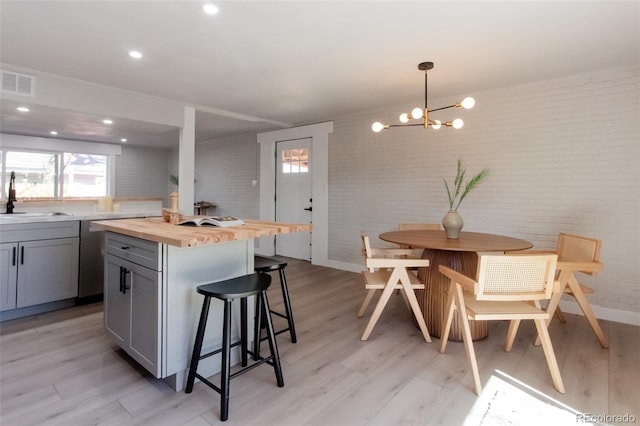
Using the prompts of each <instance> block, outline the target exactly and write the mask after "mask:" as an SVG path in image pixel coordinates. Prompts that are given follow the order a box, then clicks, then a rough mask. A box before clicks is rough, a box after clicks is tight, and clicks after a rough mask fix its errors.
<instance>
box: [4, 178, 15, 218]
mask: <svg viewBox="0 0 640 426" xmlns="http://www.w3.org/2000/svg"><path fill="white" fill-rule="evenodd" d="M14 201H18V200H17V199H16V172H11V177H10V178H9V193H8V194H7V210H6V212H5V213H7V214H10V213H13V207H14V206H13V202H14Z"/></svg>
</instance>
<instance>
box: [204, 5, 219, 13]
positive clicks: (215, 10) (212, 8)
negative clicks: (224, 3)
mask: <svg viewBox="0 0 640 426" xmlns="http://www.w3.org/2000/svg"><path fill="white" fill-rule="evenodd" d="M202 10H204V13H207V14H209V15H215V14H216V13H218V7H217V6H216V5H215V4H211V3H208V4H205V5H204V6H202Z"/></svg>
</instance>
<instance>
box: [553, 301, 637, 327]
mask: <svg viewBox="0 0 640 426" xmlns="http://www.w3.org/2000/svg"><path fill="white" fill-rule="evenodd" d="M560 309H562V311H563V312H567V313H569V314H576V315H584V314H583V313H582V309H580V305H578V303H576V302H574V301H569V300H561V301H560ZM591 309H593V313H594V315H595V316H596V318H598V319H602V320H607V321H613V322H620V323H623V324H631V325H640V312H631V311H622V310H620V309H612V308H605V307H603V306H597V305H591Z"/></svg>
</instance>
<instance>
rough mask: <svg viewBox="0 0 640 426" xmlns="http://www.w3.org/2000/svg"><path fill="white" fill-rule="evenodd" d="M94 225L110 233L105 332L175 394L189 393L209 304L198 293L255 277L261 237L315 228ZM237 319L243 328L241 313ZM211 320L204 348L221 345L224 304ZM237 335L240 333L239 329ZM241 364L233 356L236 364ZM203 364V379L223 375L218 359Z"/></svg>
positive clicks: (148, 222) (150, 221) (153, 222)
mask: <svg viewBox="0 0 640 426" xmlns="http://www.w3.org/2000/svg"><path fill="white" fill-rule="evenodd" d="M91 228H92V229H95V230H101V231H107V232H106V238H105V291H104V330H105V333H106V335H107V336H109V337H110V338H111V339H112V340H113V341H114V342H116V343H117V344H118V345H119V346H120V347H121V348H122V349H124V350H125V351H126V352H127V353H128V354H129V355H130V356H131V357H132V358H133V359H135V360H136V361H137V362H138V363H139V364H140V365H142V366H143V367H144V368H146V369H147V370H148V371H150V372H151V373H152V374H153V375H154V376H155V377H157V378H162V379H164V380H165V381H166V382H167V383H168V384H169V385H170V386H171V387H172V388H173V389H175V390H176V391H179V390H182V389H183V388H184V384H185V378H186V374H187V368H188V362H189V357H190V355H191V349H192V345H193V341H194V338H195V332H196V326H197V322H198V316H199V313H200V309H201V305H202V296H200V295H198V294H197V293H196V290H195V288H196V287H197V286H199V285H201V284H206V283H210V282H214V281H219V280H225V279H229V278H234V277H238V276H241V275H246V274H250V273H253V256H254V239H255V238H257V237H262V236H275V235H283V234H287V233H292V232H304V231H306V232H309V231H311V225H310V224H286V223H278V222H264V221H255V220H245V224H244V225H241V226H236V227H229V228H218V227H209V226H203V227H194V226H179V225H171V224H169V223H168V222H165V221H164V220H163V219H162V218H145V219H123V220H109V221H96V222H92V223H91ZM283 238H286V236H283ZM250 305H251V304H250ZM234 315H235V316H236V318H234V323H235V324H239V320H238V318H237V316H238V315H239V309H237V308H236V309H234ZM249 315H250V316H252V315H253V309H252V308H251V306H250V312H249ZM208 321H209V324H210V325H209V326H208V327H207V331H208V332H207V336H205V342H204V346H203V351H205V350H207V351H209V350H213V349H215V348H218V347H220V345H221V340H222V336H221V330H220V329H221V327H219V324H221V322H222V304H220V305H217V304H215V303H213V304H212V305H211V312H210V314H209V320H208ZM235 324H234V326H235ZM232 333H233V335H234V336H237V335H239V327H236V328H234V329H233V330H232ZM252 338H253V337H252V336H250V340H251V339H252ZM238 359H239V357H238V353H237V352H236V353H233V352H232V362H234V363H235V362H238ZM200 366H201V368H200V367H199V370H200V369H201V370H202V372H203V375H206V376H208V375H213V374H215V373H217V372H218V371H219V369H220V360H219V355H216V356H212V357H210V358H208V359H206V360H203V361H202V362H201V363H200Z"/></svg>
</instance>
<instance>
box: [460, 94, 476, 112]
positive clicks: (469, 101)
mask: <svg viewBox="0 0 640 426" xmlns="http://www.w3.org/2000/svg"><path fill="white" fill-rule="evenodd" d="M475 104H476V100H475V99H473V98H472V97H470V96H469V97H466V98H464V99H463V100H462V102H460V105H462V108H464V109H471V108H473V106H474V105H475Z"/></svg>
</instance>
